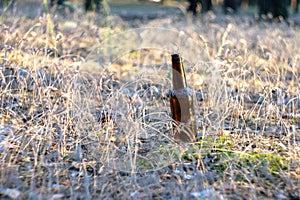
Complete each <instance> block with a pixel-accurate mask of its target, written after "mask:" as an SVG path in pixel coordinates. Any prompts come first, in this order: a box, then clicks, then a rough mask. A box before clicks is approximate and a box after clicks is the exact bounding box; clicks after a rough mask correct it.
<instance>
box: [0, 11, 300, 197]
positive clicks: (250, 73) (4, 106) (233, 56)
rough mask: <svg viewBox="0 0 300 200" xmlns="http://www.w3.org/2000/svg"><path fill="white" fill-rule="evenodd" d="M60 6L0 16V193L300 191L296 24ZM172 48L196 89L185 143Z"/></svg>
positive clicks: (103, 194)
mask: <svg viewBox="0 0 300 200" xmlns="http://www.w3.org/2000/svg"><path fill="white" fill-rule="evenodd" d="M218 14H220V13H218ZM7 15H9V14H7ZM71 15H72V16H71V17H62V16H60V15H53V16H52V15H50V14H49V15H43V16H41V17H40V18H36V19H28V18H25V17H24V18H13V17H10V18H8V17H5V16H1V25H0V41H1V46H0V47H1V48H0V49H1V51H0V56H1V60H0V66H1V74H0V75H1V78H0V80H1V82H0V85H1V88H0V93H1V97H0V98H1V99H0V100H1V102H0V111H1V113H0V114H1V115H0V117H1V125H0V158H1V160H0V169H1V171H0V177H1V179H0V180H1V181H0V189H1V190H0V193H1V195H2V196H4V195H8V196H10V197H12V196H11V195H12V194H15V195H17V192H20V194H19V195H17V196H18V197H22V198H24V199H27V198H34V197H39V198H41V199H43V198H74V199H75V198H79V199H85V198H93V199H95V198H99V199H102V198H105V197H107V198H124V197H129V196H131V197H133V198H135V197H136V198H146V197H149V198H154V197H157V198H162V199H164V198H171V197H179V198H188V197H191V195H192V196H194V197H195V196H196V197H197V195H198V197H199V198H202V197H203V198H204V197H205V196H206V195H207V194H209V195H210V193H211V192H212V193H214V195H216V196H217V197H216V198H223V197H224V198H231V197H233V196H234V195H235V197H236V198H253V199H255V198H257V199H260V198H281V197H282V198H297V197H299V191H298V188H299V178H300V169H299V160H300V153H299V152H300V149H299V142H300V137H299V106H300V105H299V86H298V84H299V64H300V60H299V55H300V52H299V40H298V37H299V33H298V28H297V27H293V26H288V25H286V24H284V23H281V24H269V23H264V22H260V23H257V22H255V21H254V19H252V18H251V17H249V16H243V15H242V16H241V17H240V18H238V17H237V18H235V19H234V18H233V17H231V16H223V15H222V16H221V17H218V16H214V14H212V13H209V14H207V15H203V16H201V17H203V18H202V19H193V20H194V21H193V23H190V21H189V19H186V18H185V17H182V19H179V18H177V17H174V18H169V19H165V20H160V19H157V20H153V21H150V22H149V23H147V24H145V26H146V27H147V28H145V29H129V28H128V27H129V26H130V22H128V23H129V25H124V24H126V23H125V22H120V23H119V24H118V23H117V22H115V21H111V26H110V27H107V26H105V27H103V26H99V24H101V23H100V22H99V21H97V20H99V19H100V17H99V16H97V17H96V18H95V19H93V14H91V15H87V16H83V15H82V14H80V13H73V14H71ZM49 17H50V18H49ZM115 20H120V19H117V18H116V19H115ZM49 23H50V24H52V25H49ZM149 26H155V27H163V28H157V29H149ZM141 27H143V26H142V25H141ZM155 30H158V32H155ZM128 33H130V34H128ZM162 33H164V34H162ZM132 34H136V35H132ZM143 34H144V35H143ZM153 34H154V35H153ZM119 36H122V37H119ZM157 37H159V38H158V39H157ZM124 38H125V39H126V40H124ZM137 38H138V39H137ZM140 38H142V39H143V40H140ZM127 39H128V40H127ZM135 39H137V40H135ZM148 39H149V40H148ZM150 39H152V40H150ZM140 41H142V42H144V43H143V45H144V46H143V45H141V46H138V45H137V44H136V43H139V42H140ZM172 41H173V42H174V43H172V44H169V43H171V42H172ZM135 42H136V43H135ZM155 42H157V44H154V45H153V46H151V48H150V47H149V45H151V43H155ZM164 43H167V44H165V46H163V47H162V48H158V46H159V45H161V44H164ZM139 44H142V43H139ZM103 47H105V48H104V50H103ZM137 47H143V48H137ZM147 47H149V48H147ZM101 48H102V49H101ZM106 48H107V49H106ZM98 50H99V52H100V53H99V52H98ZM172 51H177V52H179V53H181V55H182V56H183V60H184V65H185V67H186V72H187V79H188V83H189V85H190V86H191V87H193V89H194V93H195V98H196V99H195V102H196V104H195V110H196V118H197V123H198V135H199V138H198V140H197V142H195V143H193V144H181V143H178V142H177V141H175V140H174V139H173V137H172V131H171V118H170V111H169V100H168V93H169V89H170V88H171V81H170V78H171V77H170V67H169V66H170V54H171V53H172ZM102 53H103V54H102ZM105 56H106V57H105ZM104 61H105V62H104ZM106 61H111V63H106ZM7 189H12V193H9V190H7ZM167 191H169V192H167ZM155 195H156V196H155Z"/></svg>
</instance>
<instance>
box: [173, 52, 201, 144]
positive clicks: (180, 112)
mask: <svg viewBox="0 0 300 200" xmlns="http://www.w3.org/2000/svg"><path fill="white" fill-rule="evenodd" d="M172 75H173V77H172V83H173V90H172V92H171V94H170V107H171V113H172V119H173V127H174V128H173V130H174V137H175V139H178V140H181V141H184V142H194V141H195V139H196V136H197V130H196V123H195V116H194V113H195V112H194V102H193V93H192V91H191V90H190V89H189V88H188V87H187V84H186V80H185V73H184V69H183V65H182V62H181V59H180V57H179V55H178V54H173V55H172Z"/></svg>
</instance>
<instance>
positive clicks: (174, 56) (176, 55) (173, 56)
mask: <svg viewBox="0 0 300 200" xmlns="http://www.w3.org/2000/svg"><path fill="white" fill-rule="evenodd" d="M171 57H172V60H174V61H178V60H179V59H180V57H179V55H178V54H172V55H171Z"/></svg>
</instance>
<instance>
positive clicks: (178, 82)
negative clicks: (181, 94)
mask: <svg viewBox="0 0 300 200" xmlns="http://www.w3.org/2000/svg"><path fill="white" fill-rule="evenodd" d="M172 76H173V77H172V80H173V81H172V82H173V89H174V90H180V89H184V88H185V87H186V79H185V73H184V69H183V65H182V62H181V59H180V56H179V55H178V54H173V55H172Z"/></svg>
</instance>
